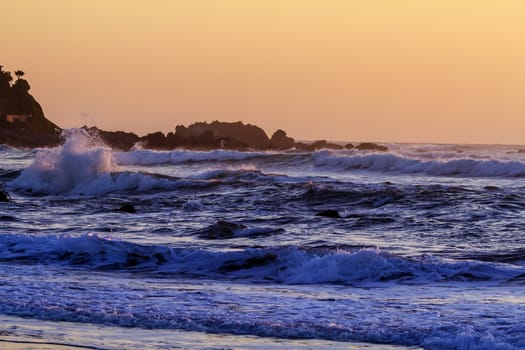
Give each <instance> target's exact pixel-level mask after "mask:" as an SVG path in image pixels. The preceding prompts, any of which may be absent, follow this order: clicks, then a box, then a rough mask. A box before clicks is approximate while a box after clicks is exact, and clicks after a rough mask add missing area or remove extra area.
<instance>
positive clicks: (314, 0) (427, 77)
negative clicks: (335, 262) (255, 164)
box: [0, 0, 525, 144]
mask: <svg viewBox="0 0 525 350" xmlns="http://www.w3.org/2000/svg"><path fill="white" fill-rule="evenodd" d="M0 6H1V11H2V13H3V16H2V17H3V18H2V22H1V26H2V29H1V30H0V43H1V45H2V51H1V55H0V64H2V65H4V66H5V68H6V69H8V70H16V69H22V70H24V71H25V72H26V74H27V75H26V76H27V79H28V80H29V81H30V83H31V85H32V90H31V92H32V93H33V95H34V96H35V97H36V98H37V99H38V100H39V101H40V102H41V103H42V105H43V107H44V111H45V113H46V115H47V116H48V118H50V119H51V120H53V121H55V122H56V123H57V124H59V125H60V126H62V127H73V126H81V125H84V124H93V123H95V124H96V125H98V126H99V127H102V128H105V129H124V130H129V131H134V132H137V133H139V134H144V133H146V132H151V131H156V130H163V131H165V132H167V131H171V130H173V129H174V127H175V125H177V124H188V123H192V122H194V121H203V120H207V121H212V120H215V119H218V120H224V121H237V120H242V121H244V122H249V123H254V124H257V125H260V126H261V127H263V128H264V129H265V130H266V131H267V133H269V134H271V133H273V131H275V130H276V129H277V128H283V129H285V130H286V131H288V134H289V135H290V136H293V137H295V138H297V139H321V138H324V139H330V140H355V141H363V140H366V141H402V142H459V143H514V144H525V96H524V94H525V1H521V0H516V1H506V0H501V1H493V0H490V1H485V0H476V1H469V0H461V1H458V0H454V1H447V0H425V1H422V0H399V1H398V0H383V1H380V0H366V1H357V0H356V1H352V0H173V1H172V0H164V1H162V0H148V1H143V0H137V1H133V0H121V1H115V0H74V1H72V0H23V1H22V0H3V1H2V3H1V5H0Z"/></svg>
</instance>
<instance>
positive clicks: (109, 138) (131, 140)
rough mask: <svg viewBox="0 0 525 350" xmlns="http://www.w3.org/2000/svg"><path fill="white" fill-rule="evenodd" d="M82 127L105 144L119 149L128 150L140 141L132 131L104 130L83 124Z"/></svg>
mask: <svg viewBox="0 0 525 350" xmlns="http://www.w3.org/2000/svg"><path fill="white" fill-rule="evenodd" d="M82 129H84V130H86V131H87V132H88V133H89V134H90V135H93V136H94V137H98V138H99V139H100V141H102V142H103V143H104V144H106V145H107V146H109V147H111V148H113V149H117V150H121V151H128V150H130V149H131V148H132V147H133V146H134V145H135V144H136V143H137V142H139V141H140V137H138V136H137V135H136V134H134V133H132V132H124V131H104V130H101V129H99V128H97V127H96V126H93V127H90V128H88V127H87V126H83V127H82Z"/></svg>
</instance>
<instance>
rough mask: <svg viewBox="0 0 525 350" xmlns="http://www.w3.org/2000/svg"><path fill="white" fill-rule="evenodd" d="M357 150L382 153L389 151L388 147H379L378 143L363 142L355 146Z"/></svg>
mask: <svg viewBox="0 0 525 350" xmlns="http://www.w3.org/2000/svg"><path fill="white" fill-rule="evenodd" d="M355 148H356V149H358V150H360V151H381V152H386V151H388V147H386V146H383V145H378V144H377V143H373V142H363V143H360V144H359V145H357V146H355Z"/></svg>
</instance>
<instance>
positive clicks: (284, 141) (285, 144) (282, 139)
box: [270, 129, 295, 150]
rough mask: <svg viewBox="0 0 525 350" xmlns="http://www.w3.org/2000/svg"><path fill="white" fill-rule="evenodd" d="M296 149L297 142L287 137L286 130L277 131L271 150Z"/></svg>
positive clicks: (272, 139) (271, 143)
mask: <svg viewBox="0 0 525 350" xmlns="http://www.w3.org/2000/svg"><path fill="white" fill-rule="evenodd" d="M293 147H295V140H294V139H293V138H291V137H288V136H287V135H286V132H285V131H284V130H281V129H279V130H277V131H276V132H274V133H273V135H272V138H271V139H270V148H272V149H279V150H285V149H290V148H293Z"/></svg>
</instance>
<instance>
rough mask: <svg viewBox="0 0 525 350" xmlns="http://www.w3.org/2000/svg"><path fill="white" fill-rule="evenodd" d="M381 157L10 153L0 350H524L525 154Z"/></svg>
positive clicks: (2, 164) (0, 250) (487, 148)
mask: <svg viewBox="0 0 525 350" xmlns="http://www.w3.org/2000/svg"><path fill="white" fill-rule="evenodd" d="M388 146H389V148H390V151H388V152H379V153H378V152H372V151H358V150H321V151H316V152H303V151H294V150H290V151H282V152H277V151H275V152H274V151H272V152H240V151H231V150H215V151H207V152H205V151H188V150H173V151H153V150H146V149H140V148H136V149H133V150H131V151H129V152H116V151H112V150H110V149H109V148H107V147H105V146H104V145H101V144H100V143H98V142H96V141H94V140H93V139H92V138H90V137H89V135H86V134H85V133H84V132H81V131H75V132H71V133H70V135H69V136H68V139H67V141H66V143H65V144H64V145H63V146H61V147H57V148H53V149H35V150H30V149H14V148H11V147H7V146H0V182H2V183H4V184H5V186H6V189H7V191H8V192H9V193H10V194H11V197H12V201H11V202H9V203H0V295H1V299H0V320H1V322H0V348H1V347H2V346H3V345H6V348H9V347H7V345H9V346H11V347H13V348H14V347H15V346H19V347H20V348H24V346H25V345H27V344H33V342H35V343H38V344H40V345H41V346H44V345H43V343H47V344H51V345H49V346H50V347H52V346H53V345H52V344H55V345H54V346H75V347H82V346H84V347H91V348H97V349H98V348H104V349H117V348H119V349H121V348H155V349H160V348H172V347H177V346H178V347H183V348H212V347H217V348H223V347H226V348H268V347H270V348H278V347H280V348H315V347H328V346H330V347H335V348H337V347H339V348H353V349H362V348H363V349H364V348H376V347H377V348H383V349H387V348H388V349H390V348H397V347H398V346H401V347H414V348H418V347H419V348H425V349H523V348H525V322H523V321H524V320H525V245H524V233H525V151H524V150H523V147H520V146H497V145H480V146H472V145H425V144H391V145H388ZM124 204H132V205H133V206H134V208H135V209H136V213H127V212H123V211H119V208H120V207H121V206H122V205H124ZM326 210H337V211H338V213H339V214H340V216H341V218H330V217H324V216H318V215H317V214H318V213H320V212H323V211H326ZM86 334H87V335H86ZM17 342H18V343H17ZM17 344H18V345H17ZM24 344H25V345H24ZM380 344H381V345H380Z"/></svg>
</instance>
